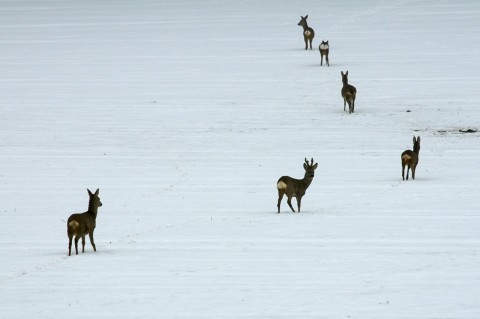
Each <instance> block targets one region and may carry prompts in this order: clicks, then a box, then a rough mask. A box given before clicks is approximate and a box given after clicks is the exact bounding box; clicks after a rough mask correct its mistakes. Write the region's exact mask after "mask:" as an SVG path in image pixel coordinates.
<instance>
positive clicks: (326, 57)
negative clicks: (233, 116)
mask: <svg viewBox="0 0 480 319" xmlns="http://www.w3.org/2000/svg"><path fill="white" fill-rule="evenodd" d="M325 61H326V62H327V66H330V62H328V54H326V55H325Z"/></svg>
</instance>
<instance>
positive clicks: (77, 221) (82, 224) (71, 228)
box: [67, 189, 102, 256]
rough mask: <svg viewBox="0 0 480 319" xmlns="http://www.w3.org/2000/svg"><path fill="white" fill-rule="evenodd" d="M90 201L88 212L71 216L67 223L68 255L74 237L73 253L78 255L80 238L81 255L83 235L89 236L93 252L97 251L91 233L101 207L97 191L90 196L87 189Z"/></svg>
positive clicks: (83, 244) (83, 248)
mask: <svg viewBox="0 0 480 319" xmlns="http://www.w3.org/2000/svg"><path fill="white" fill-rule="evenodd" d="M87 191H88V195H89V196H90V201H89V202H88V210H87V211H86V212H85V213H82V214H73V215H71V216H70V217H69V218H68V221H67V234H68V255H69V256H70V255H71V253H72V238H73V236H75V252H76V254H77V255H78V240H79V239H80V237H82V253H83V252H85V235H87V234H88V235H89V237H90V243H91V244H92V247H93V251H97V248H96V247H95V242H94V241H93V231H94V230H95V220H96V219H97V210H98V207H100V206H102V202H101V201H100V198H99V197H98V192H99V190H98V189H97V191H96V192H95V194H92V192H91V191H90V190H89V189H87Z"/></svg>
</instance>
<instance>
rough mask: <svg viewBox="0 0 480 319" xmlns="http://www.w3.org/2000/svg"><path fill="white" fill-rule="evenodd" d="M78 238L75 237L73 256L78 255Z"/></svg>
mask: <svg viewBox="0 0 480 319" xmlns="http://www.w3.org/2000/svg"><path fill="white" fill-rule="evenodd" d="M79 239H80V237H78V236H75V255H78V240H79Z"/></svg>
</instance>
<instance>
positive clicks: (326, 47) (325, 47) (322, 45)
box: [320, 43, 328, 50]
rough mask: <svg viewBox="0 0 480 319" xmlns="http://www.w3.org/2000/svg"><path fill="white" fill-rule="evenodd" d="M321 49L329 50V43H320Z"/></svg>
mask: <svg viewBox="0 0 480 319" xmlns="http://www.w3.org/2000/svg"><path fill="white" fill-rule="evenodd" d="M320 50H328V44H323V43H322V44H320Z"/></svg>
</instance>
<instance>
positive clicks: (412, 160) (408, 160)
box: [402, 136, 420, 181]
mask: <svg viewBox="0 0 480 319" xmlns="http://www.w3.org/2000/svg"><path fill="white" fill-rule="evenodd" d="M419 153H420V136H419V137H417V138H416V139H415V136H413V151H412V150H406V151H404V152H403V153H402V178H403V180H405V166H407V181H408V172H409V171H410V169H412V179H415V170H416V169H417V165H418V154H419Z"/></svg>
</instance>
